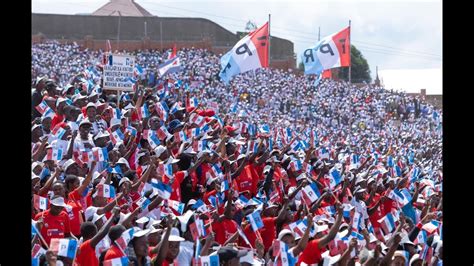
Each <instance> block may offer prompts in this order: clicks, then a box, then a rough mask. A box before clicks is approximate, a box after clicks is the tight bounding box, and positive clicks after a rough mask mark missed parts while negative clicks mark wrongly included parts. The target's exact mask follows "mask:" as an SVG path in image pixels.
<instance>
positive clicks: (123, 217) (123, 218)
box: [118, 212, 132, 224]
mask: <svg viewBox="0 0 474 266" xmlns="http://www.w3.org/2000/svg"><path fill="white" fill-rule="evenodd" d="M130 215H132V213H131V212H129V213H127V214H124V213H122V212H121V213H120V219H119V222H118V223H119V224H120V223H123V221H125V219H127V218H128V217H130Z"/></svg>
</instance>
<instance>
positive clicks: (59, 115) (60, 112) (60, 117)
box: [51, 98, 67, 128]
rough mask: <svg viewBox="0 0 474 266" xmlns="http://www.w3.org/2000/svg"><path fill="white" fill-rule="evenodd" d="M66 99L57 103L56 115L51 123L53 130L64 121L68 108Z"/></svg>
mask: <svg viewBox="0 0 474 266" xmlns="http://www.w3.org/2000/svg"><path fill="white" fill-rule="evenodd" d="M66 105H67V104H66V98H59V99H58V100H57V102H56V110H55V111H56V114H55V115H54V117H53V120H52V121H51V128H54V126H56V124H58V123H61V122H63V121H64V107H65V106H66Z"/></svg>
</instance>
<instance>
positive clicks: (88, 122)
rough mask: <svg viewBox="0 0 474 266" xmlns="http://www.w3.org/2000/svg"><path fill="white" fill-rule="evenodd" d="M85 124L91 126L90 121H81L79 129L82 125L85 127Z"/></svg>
mask: <svg viewBox="0 0 474 266" xmlns="http://www.w3.org/2000/svg"><path fill="white" fill-rule="evenodd" d="M86 124H88V125H90V126H92V123H91V121H89V118H85V119H82V121H81V122H80V123H79V127H81V126H83V125H86Z"/></svg>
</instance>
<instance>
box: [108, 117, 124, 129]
mask: <svg viewBox="0 0 474 266" xmlns="http://www.w3.org/2000/svg"><path fill="white" fill-rule="evenodd" d="M120 124H122V121H121V120H120V119H118V118H115V117H114V118H112V119H110V127H113V126H116V125H120Z"/></svg>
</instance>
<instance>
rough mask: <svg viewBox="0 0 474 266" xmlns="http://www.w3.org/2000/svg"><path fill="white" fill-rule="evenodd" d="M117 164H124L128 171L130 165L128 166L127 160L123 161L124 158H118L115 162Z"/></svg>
mask: <svg viewBox="0 0 474 266" xmlns="http://www.w3.org/2000/svg"><path fill="white" fill-rule="evenodd" d="M117 164H125V165H126V166H127V167H128V169H130V165H129V164H128V161H127V159H125V158H123V157H122V158H120V159H119V160H118V161H117Z"/></svg>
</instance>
